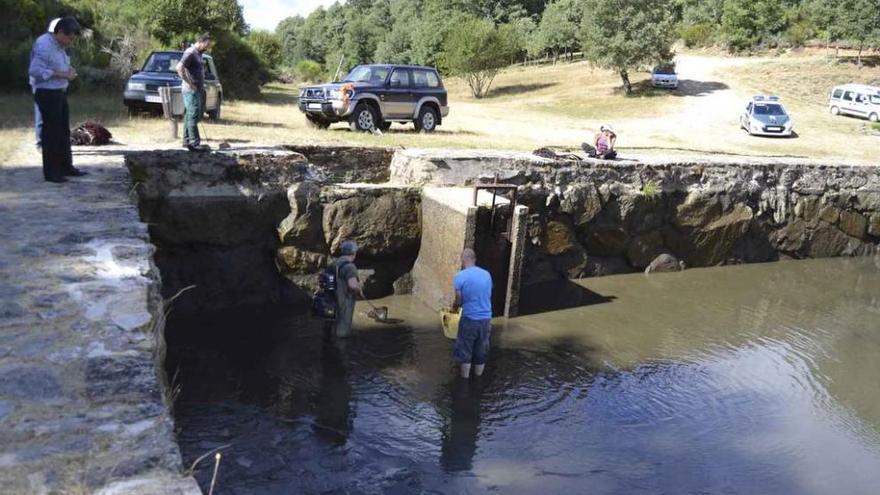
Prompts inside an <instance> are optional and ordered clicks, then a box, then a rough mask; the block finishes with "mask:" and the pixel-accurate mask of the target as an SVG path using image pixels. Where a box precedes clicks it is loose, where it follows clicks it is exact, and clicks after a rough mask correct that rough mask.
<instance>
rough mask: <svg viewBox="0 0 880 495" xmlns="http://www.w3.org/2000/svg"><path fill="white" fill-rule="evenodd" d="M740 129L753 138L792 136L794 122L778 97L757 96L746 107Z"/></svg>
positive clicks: (741, 118)
mask: <svg viewBox="0 0 880 495" xmlns="http://www.w3.org/2000/svg"><path fill="white" fill-rule="evenodd" d="M739 125H740V127H742V128H743V129H745V130H746V132H748V133H749V135H752V136H791V134H792V131H793V129H792V126H793V123H792V120H791V116H789V115H788V112H786V111H785V107H783V106H782V103H780V102H779V97H778V96H755V97H754V98H752V101H750V102H749V104H748V105H746V110H745V112H743V114H742V117H740V121H739Z"/></svg>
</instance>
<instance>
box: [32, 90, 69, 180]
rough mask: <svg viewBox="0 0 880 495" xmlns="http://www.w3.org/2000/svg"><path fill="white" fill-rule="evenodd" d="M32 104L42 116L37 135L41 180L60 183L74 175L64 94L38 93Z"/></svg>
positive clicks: (67, 109) (57, 91)
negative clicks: (38, 138) (41, 157)
mask: <svg viewBox="0 0 880 495" xmlns="http://www.w3.org/2000/svg"><path fill="white" fill-rule="evenodd" d="M34 101H36V102H37V106H38V107H40V115H42V116H43V130H42V132H41V133H40V141H41V142H42V147H43V178H45V179H46V180H49V179H60V178H62V177H64V176H65V175H68V174H69V173H70V172H72V171H73V156H72V155H71V152H70V108H69V107H68V106H67V93H66V92H65V91H63V90H60V89H38V90H37V91H36V92H35V93H34Z"/></svg>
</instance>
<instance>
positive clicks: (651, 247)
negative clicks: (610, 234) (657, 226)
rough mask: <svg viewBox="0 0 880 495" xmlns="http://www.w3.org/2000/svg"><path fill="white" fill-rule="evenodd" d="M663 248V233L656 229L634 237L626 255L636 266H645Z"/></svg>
mask: <svg viewBox="0 0 880 495" xmlns="http://www.w3.org/2000/svg"><path fill="white" fill-rule="evenodd" d="M663 250H664V247H663V235H662V234H661V233H660V232H658V231H654V232H649V233H647V234H643V235H640V236H637V237H634V238H632V239H631V240H630V241H629V246H627V250H626V256H627V258H628V259H629V262H630V264H631V265H632V266H633V267H634V268H644V267H646V266H648V265H649V264H650V263H651V261H652V260H654V258H656V257H657V255H659V254H660V253H662V252H663Z"/></svg>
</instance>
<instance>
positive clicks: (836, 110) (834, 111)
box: [831, 107, 840, 115]
mask: <svg viewBox="0 0 880 495" xmlns="http://www.w3.org/2000/svg"><path fill="white" fill-rule="evenodd" d="M831 115H840V109H839V108H837V107H831Z"/></svg>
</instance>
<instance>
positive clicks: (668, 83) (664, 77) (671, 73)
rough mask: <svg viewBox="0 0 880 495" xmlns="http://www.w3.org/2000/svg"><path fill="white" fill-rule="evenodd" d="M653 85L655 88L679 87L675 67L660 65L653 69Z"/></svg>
mask: <svg viewBox="0 0 880 495" xmlns="http://www.w3.org/2000/svg"><path fill="white" fill-rule="evenodd" d="M651 85H652V86H654V87H655V88H670V89H676V88H678V74H676V73H675V67H673V66H669V65H658V66H657V67H654V70H652V71H651Z"/></svg>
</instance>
